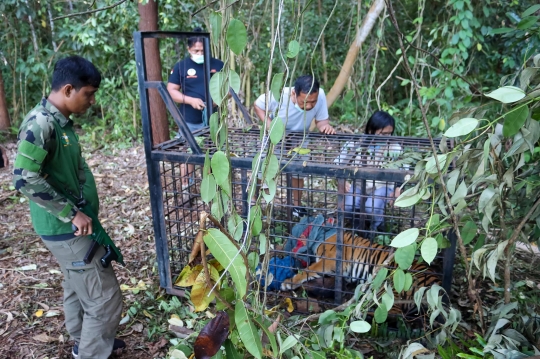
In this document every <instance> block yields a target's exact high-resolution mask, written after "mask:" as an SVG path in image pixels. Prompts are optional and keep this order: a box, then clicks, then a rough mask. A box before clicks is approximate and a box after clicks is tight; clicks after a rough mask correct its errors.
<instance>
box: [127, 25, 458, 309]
mask: <svg viewBox="0 0 540 359" xmlns="http://www.w3.org/2000/svg"><path fill="white" fill-rule="evenodd" d="M133 36H134V45H135V59H136V65H137V76H138V88H139V95H140V106H141V117H142V130H143V139H144V150H145V157H146V166H147V175H148V183H149V192H150V202H151V211H152V222H153V228H154V234H155V246H156V257H157V264H158V273H159V280H160V286H161V287H162V288H164V289H165V290H166V292H167V293H169V294H173V295H179V296H184V294H185V291H184V290H181V289H178V288H176V287H175V286H174V285H173V283H174V278H173V277H172V273H171V266H170V255H169V248H168V239H167V237H168V235H167V231H166V223H165V212H164V206H163V203H164V202H163V200H164V198H163V186H162V180H161V171H160V163H162V162H170V163H184V164H193V165H200V166H202V165H204V160H205V153H204V152H203V151H202V149H201V147H200V146H199V145H198V144H197V141H196V140H195V137H196V136H207V137H209V129H207V128H206V129H202V130H199V131H197V132H196V133H195V134H192V133H191V132H190V131H189V129H188V128H187V125H186V122H185V120H184V118H183V116H182V114H181V113H180V111H179V109H178V107H177V106H176V104H175V103H174V101H173V100H172V98H171V96H170V95H169V93H168V91H167V88H166V86H165V84H164V82H163V81H149V80H148V78H147V71H146V63H145V49H144V40H145V39H165V38H177V39H184V38H188V37H191V36H198V37H202V38H203V40H204V58H205V61H204V76H205V83H206V84H208V82H209V81H206V79H209V78H210V66H209V63H210V34H209V33H206V32H197V33H192V32H177V31H137V32H134V34H133ZM205 87H206V89H205V93H206V99H207V102H208V99H210V90H209V86H207V85H206V86H205ZM150 89H156V90H157V91H158V93H159V94H160V96H161V98H162V100H163V102H164V103H165V105H166V108H167V110H168V112H169V114H170V115H171V116H172V118H173V120H174V121H175V122H176V124H177V125H178V127H179V130H180V132H181V133H182V135H183V137H184V139H185V140H186V141H187V144H188V145H189V147H190V149H191V151H192V153H187V152H172V151H170V149H171V148H172V147H173V146H175V144H176V142H175V141H174V140H170V141H166V142H164V143H161V144H157V145H153V144H152V141H153V140H152V126H151V123H152V119H151V114H150V107H149V90H150ZM233 98H234V99H235V100H236V99H237V98H235V96H233ZM207 106H211V104H210V103H207ZM244 112H245V111H244ZM210 115H211V111H207V116H208V119H209V117H210ZM244 116H245V114H244ZM246 120H248V119H246ZM248 121H249V120H248ZM310 136H313V137H315V138H316V137H317V136H318V135H317V134H310ZM319 136H323V135H319ZM393 138H397V137H393ZM398 139H399V138H398ZM252 160H253V158H249V157H245V158H242V157H233V158H230V163H231V168H233V169H240V170H241V171H243V172H242V173H244V172H247V171H250V170H251V169H252ZM281 165H283V162H282V163H281ZM282 172H283V173H285V174H287V176H288V177H287V181H288V182H289V178H290V176H292V175H293V174H294V175H300V176H308V175H321V176H328V177H334V178H335V179H336V180H337V187H338V188H337V218H336V220H337V223H338V226H339V227H340V228H341V230H338V232H337V237H336V257H337V258H336V262H338V263H339V265H336V273H335V286H336V288H338V286H339V287H340V288H341V287H342V286H343V275H342V261H343V259H342V251H343V248H344V244H343V234H344V229H343V228H344V227H343V224H344V221H345V216H344V213H345V182H346V180H348V179H351V178H356V179H359V180H362V181H363V182H362V183H364V185H365V182H366V181H384V182H394V183H400V182H401V183H403V182H405V180H406V176H408V175H410V174H411V171H405V170H403V169H385V170H384V171H381V170H380V169H378V168H368V167H367V168H362V169H361V170H358V171H355V172H354V173H351V171H350V169H344V168H339V166H336V165H331V164H328V165H325V164H319V163H317V164H310V163H309V162H308V163H302V162H300V161H291V162H288V163H287V166H286V167H285V168H284V169H283V170H282ZM288 187H290V185H289V186H288ZM289 191H290V190H289ZM364 193H365V192H364ZM289 196H290V194H289ZM242 201H245V202H246V203H248V201H249V200H248V198H247V191H243V197H242ZM362 206H363V204H362ZM244 208H246V207H244ZM447 238H448V239H449V240H450V247H449V248H446V249H444V253H443V255H442V258H443V265H442V287H443V288H444V289H445V290H446V291H447V293H450V289H451V282H452V271H453V266H454V260H455V252H456V237H455V235H454V234H453V232H451V231H450V233H449V234H448V235H447ZM335 294H336V296H335V303H336V304H340V303H341V302H342V299H343V298H342V294H343V292H342V291H336V293H335Z"/></svg>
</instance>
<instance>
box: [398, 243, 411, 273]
mask: <svg viewBox="0 0 540 359" xmlns="http://www.w3.org/2000/svg"><path fill="white" fill-rule="evenodd" d="M415 253H416V246H415V245H414V244H411V245H409V246H407V247H403V248H398V249H397V250H396V254H395V256H394V260H395V261H396V263H397V264H398V265H399V268H401V269H404V270H405V269H408V268H409V267H410V266H411V265H412V264H413V262H414V255H415Z"/></svg>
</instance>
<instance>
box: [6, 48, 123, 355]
mask: <svg viewBox="0 0 540 359" xmlns="http://www.w3.org/2000/svg"><path fill="white" fill-rule="evenodd" d="M100 82H101V75H100V73H99V71H98V70H97V69H96V67H95V66H94V65H93V64H92V63H91V62H89V61H88V60H85V59H83V58H82V57H79V56H72V57H68V58H65V59H62V60H60V61H58V62H57V63H56V65H55V67H54V72H53V78H52V91H51V93H50V94H49V96H48V97H47V98H43V99H42V100H41V101H40V102H39V104H38V105H37V106H36V107H35V108H34V109H33V110H32V111H30V113H28V115H27V116H26V117H25V119H24V121H23V123H22V124H21V127H20V129H19V135H18V138H19V142H18V150H17V156H16V159H15V164H14V166H13V167H14V171H13V173H14V178H13V183H14V185H15V188H16V189H17V190H19V191H20V192H21V193H23V194H24V195H25V196H27V197H28V199H29V200H30V214H31V218H32V224H33V226H34V229H35V231H36V233H37V234H38V235H39V236H40V237H41V238H42V239H43V243H44V244H45V245H46V246H47V248H48V249H49V250H50V251H51V253H52V254H53V255H54V256H55V258H56V259H57V260H58V262H59V264H60V268H61V269H62V272H63V274H64V281H63V287H64V315H65V323H66V328H67V330H68V332H69V334H70V336H71V337H72V339H74V340H75V345H74V347H73V357H74V358H80V359H90V358H92V359H106V358H108V357H109V355H110V354H111V352H112V351H113V349H117V348H119V347H121V348H123V347H125V343H124V342H123V341H121V340H118V339H115V335H116V330H117V328H118V323H119V322H120V316H121V313H122V294H121V291H120V288H119V285H118V281H117V279H116V275H115V273H114V270H113V268H112V266H108V267H107V268H103V266H102V265H101V264H100V258H101V257H102V256H103V254H104V253H105V248H104V247H102V246H100V248H99V249H98V250H97V252H96V253H95V255H94V258H93V260H92V261H91V262H90V263H89V264H86V263H85V262H84V260H83V259H84V257H85V254H86V252H87V251H88V248H89V247H90V246H91V244H92V238H91V237H90V235H91V234H92V220H91V219H90V218H89V217H88V216H86V215H85V214H84V213H83V212H82V211H79V209H78V208H77V203H79V202H80V200H81V199H82V198H84V199H85V200H86V201H88V202H89V205H90V206H91V207H92V210H93V211H94V213H96V214H97V213H98V210H99V200H98V194H97V188H96V183H95V181H94V177H93V176H92V173H91V172H90V169H89V168H88V166H87V164H86V162H85V161H84V159H83V158H82V155H81V148H80V145H79V140H78V137H77V135H76V134H75V131H74V129H73V121H72V120H71V119H70V118H69V117H70V115H71V114H83V113H85V112H86V110H88V108H89V107H90V106H91V105H92V104H93V103H94V102H95V93H96V91H97V90H98V88H99V85H100ZM74 227H76V230H75V231H74Z"/></svg>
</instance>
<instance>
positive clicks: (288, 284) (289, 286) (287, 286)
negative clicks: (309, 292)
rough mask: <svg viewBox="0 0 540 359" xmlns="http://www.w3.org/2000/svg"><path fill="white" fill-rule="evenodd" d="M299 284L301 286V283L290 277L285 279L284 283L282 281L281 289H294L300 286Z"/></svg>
mask: <svg viewBox="0 0 540 359" xmlns="http://www.w3.org/2000/svg"><path fill="white" fill-rule="evenodd" d="M299 286H300V285H299V284H296V283H294V282H293V281H291V280H290V279H288V280H286V281H284V282H283V283H281V290H294V289H296V288H298V287H299Z"/></svg>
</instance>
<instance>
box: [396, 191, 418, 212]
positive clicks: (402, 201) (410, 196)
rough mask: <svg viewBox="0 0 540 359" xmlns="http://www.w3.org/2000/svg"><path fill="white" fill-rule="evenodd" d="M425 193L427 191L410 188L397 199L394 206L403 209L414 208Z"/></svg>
mask: <svg viewBox="0 0 540 359" xmlns="http://www.w3.org/2000/svg"><path fill="white" fill-rule="evenodd" d="M424 193H425V190H418V188H417V187H413V188H409V189H408V190H406V191H405V192H403V193H402V194H401V195H400V196H399V197H398V198H397V199H396V201H395V202H394V205H395V206H396V207H401V208H404V207H410V206H413V205H415V204H417V203H418V201H420V199H421V198H422V196H423V195H424Z"/></svg>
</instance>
